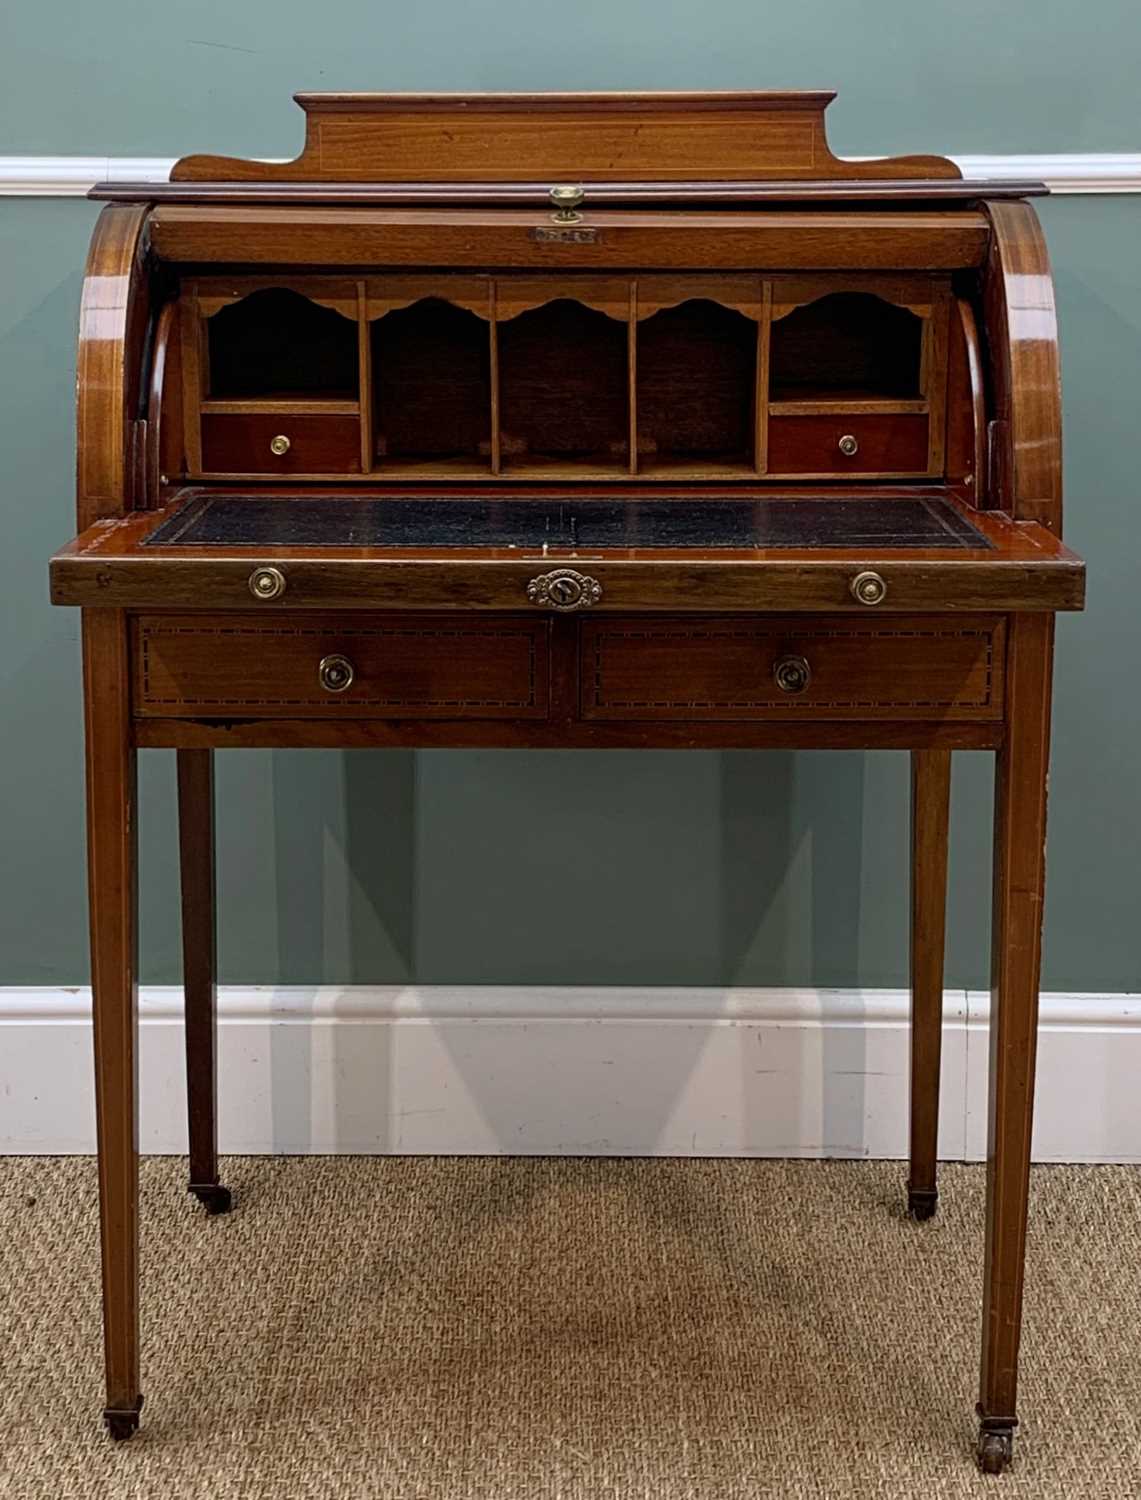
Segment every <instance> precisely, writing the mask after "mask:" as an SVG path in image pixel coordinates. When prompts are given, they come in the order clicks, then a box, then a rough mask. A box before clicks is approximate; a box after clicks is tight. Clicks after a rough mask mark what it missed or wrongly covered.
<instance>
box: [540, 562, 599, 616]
mask: <svg viewBox="0 0 1141 1500" xmlns="http://www.w3.org/2000/svg"><path fill="white" fill-rule="evenodd" d="M527 598H528V599H530V601H531V603H532V604H538V605H540V606H546V607H547V608H548V609H558V610H563V611H565V612H567V613H569V612H570V611H571V610H572V609H589V608H590V606H591V605H592V604H597V603H598V601H599V600H600V599H601V598H602V585H601V584H600V583H599V581H598V579H597V578H591V576H590V574H589V573H579V572H577V571H576V570H575V569H574V568H555V569H553V571H551V572H550V573H540V574H539V576H538V578H532V579H531V582H530V583H529V584H528V585H527Z"/></svg>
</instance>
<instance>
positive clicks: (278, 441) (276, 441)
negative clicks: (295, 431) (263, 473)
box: [269, 432, 292, 458]
mask: <svg viewBox="0 0 1141 1500" xmlns="http://www.w3.org/2000/svg"><path fill="white" fill-rule="evenodd" d="M291 446H292V445H291V444H290V441H289V439H288V438H287V437H286V435H285V433H284V432H279V433H278V434H277V436H276V437H275V438H270V440H269V451H270V452H271V453H272V454H273V456H274V457H275V458H284V457H285V455H286V454H287V453H288V452H289V449H290V447H291Z"/></svg>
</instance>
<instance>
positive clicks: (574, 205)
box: [549, 183, 586, 224]
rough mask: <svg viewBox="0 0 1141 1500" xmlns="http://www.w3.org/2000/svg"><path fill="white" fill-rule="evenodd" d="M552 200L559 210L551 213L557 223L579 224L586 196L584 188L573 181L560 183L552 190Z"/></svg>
mask: <svg viewBox="0 0 1141 1500" xmlns="http://www.w3.org/2000/svg"><path fill="white" fill-rule="evenodd" d="M549 196H550V199H551V202H552V203H553V204H554V205H555V208H556V209H557V210H558V211H557V212H556V213H553V214H552V215H551V218H552V219H553V220H554V221H555V223H556V224H578V223H579V222H580V221H581V219H582V215H581V214H580V213H579V212H578V209H579V206H580V205H581V203H582V200H583V199H584V198H585V197H586V194H585V193H584V192H583V190H582V188H580V187H576V186H574V185H573V184H571V183H560V184H559V186H558V187H553V188H552V189H551V191H550V195H549Z"/></svg>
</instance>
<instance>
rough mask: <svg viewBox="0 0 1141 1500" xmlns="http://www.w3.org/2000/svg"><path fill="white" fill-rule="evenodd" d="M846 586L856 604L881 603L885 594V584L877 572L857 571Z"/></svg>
mask: <svg viewBox="0 0 1141 1500" xmlns="http://www.w3.org/2000/svg"><path fill="white" fill-rule="evenodd" d="M848 588H849V591H850V592H851V595H852V598H853V599H854V600H855V601H856V603H857V604H882V603H883V601H884V599H885V598H886V596H887V584H886V583H885V582H884V581H883V579H882V578H881V577H880V575H879V574H878V573H857V574H856V576H855V578H853V579H852V581H851V583H850V584H849V585H848Z"/></svg>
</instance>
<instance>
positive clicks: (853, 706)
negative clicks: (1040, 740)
mask: <svg viewBox="0 0 1141 1500" xmlns="http://www.w3.org/2000/svg"><path fill="white" fill-rule="evenodd" d="M580 631H581V634H580V637H579V639H580V691H581V703H582V717H583V718H584V719H642V720H654V719H691V720H714V719H719V720H733V719H771V718H783V719H847V718H861V719H904V720H931V719H997V718H999V717H1000V716H1001V714H1002V677H1003V624H1002V620H1001V618H999V617H996V616H971V617H962V618H957V619H955V620H954V621H949V622H946V623H944V622H943V621H942V620H941V619H932V618H931V617H929V616H927V617H921V616H915V617H911V616H891V617H887V618H885V619H883V620H882V621H870V620H869V621H867V622H864V621H852V620H849V619H848V617H847V616H844V617H837V618H834V619H833V618H826V619H823V620H821V619H816V620H811V619H805V618H803V617H798V616H783V617H779V616H768V617H761V618H757V617H755V616H753V617H750V616H733V615H722V616H716V617H713V616H709V617H704V618H696V619H695V618H692V617H690V618H684V617H680V618H670V619H664V618H657V619H643V620H638V619H631V618H623V619H612V620H606V619H601V618H598V619H592V620H584V621H583V622H582V625H581V627H580Z"/></svg>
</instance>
